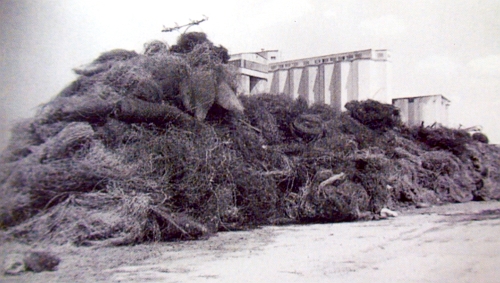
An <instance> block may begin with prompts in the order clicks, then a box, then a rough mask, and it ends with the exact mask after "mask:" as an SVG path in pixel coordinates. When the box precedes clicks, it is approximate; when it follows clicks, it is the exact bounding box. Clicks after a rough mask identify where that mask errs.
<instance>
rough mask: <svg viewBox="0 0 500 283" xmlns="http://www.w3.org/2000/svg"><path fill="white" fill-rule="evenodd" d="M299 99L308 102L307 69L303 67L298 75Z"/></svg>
mask: <svg viewBox="0 0 500 283" xmlns="http://www.w3.org/2000/svg"><path fill="white" fill-rule="evenodd" d="M298 93H299V97H301V98H303V99H305V100H306V101H308V100H309V68H307V67H305V68H303V70H302V74H301V75H300V83H299V90H298Z"/></svg>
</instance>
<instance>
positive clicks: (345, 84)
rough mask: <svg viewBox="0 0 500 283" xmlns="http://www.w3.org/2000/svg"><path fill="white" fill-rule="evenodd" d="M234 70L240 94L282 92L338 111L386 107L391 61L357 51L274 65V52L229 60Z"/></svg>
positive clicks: (373, 52)
mask: <svg viewBox="0 0 500 283" xmlns="http://www.w3.org/2000/svg"><path fill="white" fill-rule="evenodd" d="M229 63H230V64H232V65H233V66H235V67H237V68H238V71H239V74H240V89H239V92H240V93H241V94H255V93H262V92H269V93H284V94H286V95H289V96H290V97H292V98H297V97H303V98H304V99H306V100H307V101H308V102H309V103H310V104H313V103H316V102H321V103H326V104H328V105H332V107H334V108H337V109H339V110H340V109H343V106H344V105H345V104H346V103H347V102H349V101H351V100H366V99H373V100H377V101H380V102H383V103H390V99H391V96H392V93H391V92H392V89H391V79H392V78H391V77H392V72H391V62H390V54H389V52H388V51H387V50H372V49H368V50H361V51H354V52H346V53H339V54H330V55H325V56H318V57H312V58H304V59H297V60H290V61H279V52H278V50H262V51H260V52H255V53H241V54H235V55H232V56H231V59H230V61H229Z"/></svg>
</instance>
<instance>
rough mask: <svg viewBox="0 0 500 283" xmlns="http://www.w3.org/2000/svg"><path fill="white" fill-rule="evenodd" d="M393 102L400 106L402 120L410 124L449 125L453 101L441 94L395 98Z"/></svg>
mask: <svg viewBox="0 0 500 283" xmlns="http://www.w3.org/2000/svg"><path fill="white" fill-rule="evenodd" d="M392 104H393V105H394V106H396V107H397V108H399V110H400V115H401V120H402V122H403V123H405V124H406V125H408V126H419V125H422V124H423V125H424V126H432V125H439V126H445V127H447V126H449V125H448V108H449V107H450V104H451V101H450V100H449V99H447V98H446V97H444V96H443V95H441V94H434V95H426V96H417V97H401V98H394V99H393V100H392Z"/></svg>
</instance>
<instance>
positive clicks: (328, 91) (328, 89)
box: [323, 64, 340, 110]
mask: <svg viewBox="0 0 500 283" xmlns="http://www.w3.org/2000/svg"><path fill="white" fill-rule="evenodd" d="M334 68H335V65H334V64H325V65H324V74H323V77H324V80H325V82H324V93H325V104H328V105H332V106H333V97H334V91H333V85H332V82H333V81H334V79H333V74H334ZM339 110H340V109H339Z"/></svg>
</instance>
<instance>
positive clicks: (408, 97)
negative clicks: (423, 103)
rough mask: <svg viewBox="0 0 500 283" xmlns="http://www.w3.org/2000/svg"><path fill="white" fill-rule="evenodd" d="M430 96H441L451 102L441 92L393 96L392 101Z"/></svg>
mask: <svg viewBox="0 0 500 283" xmlns="http://www.w3.org/2000/svg"><path fill="white" fill-rule="evenodd" d="M432 96H441V97H442V98H443V99H445V100H446V101H448V102H451V100H449V99H448V98H446V97H445V96H444V95H442V94H427V95H419V96H407V97H396V98H393V99H392V101H394V100H399V99H410V98H424V97H432Z"/></svg>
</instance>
